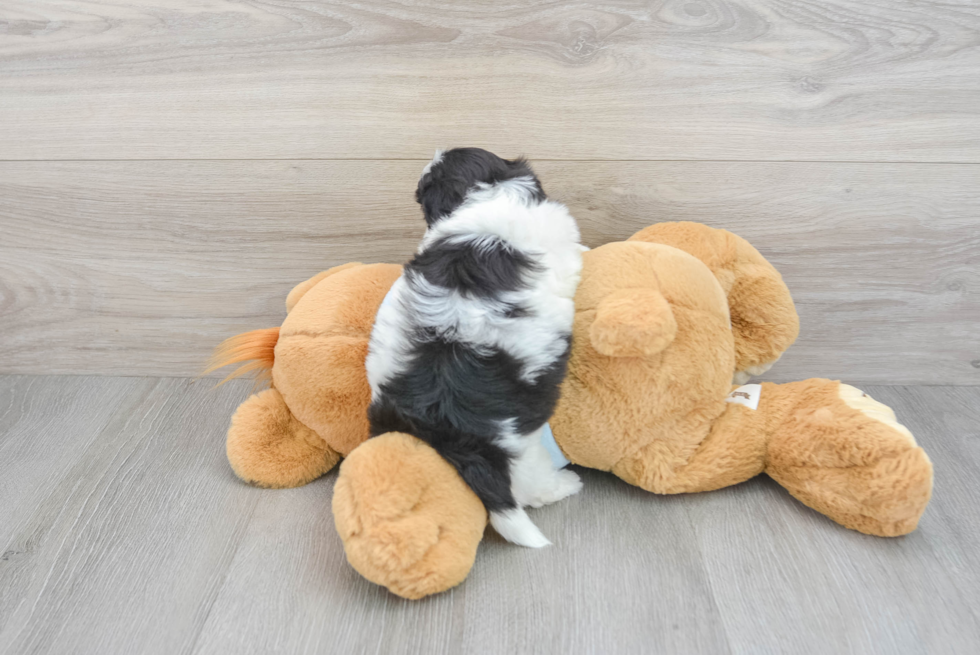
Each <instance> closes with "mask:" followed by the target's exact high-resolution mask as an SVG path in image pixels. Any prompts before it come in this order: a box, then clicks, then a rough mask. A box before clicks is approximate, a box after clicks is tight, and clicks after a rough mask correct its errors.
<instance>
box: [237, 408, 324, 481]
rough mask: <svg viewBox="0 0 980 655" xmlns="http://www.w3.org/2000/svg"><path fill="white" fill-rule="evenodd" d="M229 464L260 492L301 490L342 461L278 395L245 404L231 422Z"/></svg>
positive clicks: (239, 475) (238, 474) (240, 476)
mask: <svg viewBox="0 0 980 655" xmlns="http://www.w3.org/2000/svg"><path fill="white" fill-rule="evenodd" d="M225 449H226V452H227V454H228V463H229V464H231V467H232V469H233V470H234V471H235V475H237V476H238V477H239V478H241V479H242V480H244V481H246V482H248V483H249V484H254V485H256V486H259V487H267V488H275V489H281V488H285V487H298V486H300V485H304V484H306V483H308V482H310V481H312V480H315V479H316V478H318V477H320V476H321V475H323V474H324V473H326V472H327V471H329V470H330V469H332V468H333V467H334V466H335V465H336V464H337V461H338V460H339V459H340V455H339V454H338V453H337V452H335V451H334V450H332V449H331V448H330V447H329V446H327V445H326V444H325V443H324V441H323V439H321V438H320V437H319V436H317V434H316V433H315V432H313V430H311V429H310V428H308V427H306V426H305V425H303V424H302V423H300V422H299V420H297V419H296V417H295V416H293V414H292V413H291V412H290V411H289V408H288V407H287V406H286V403H285V401H284V400H283V398H282V395H280V393H279V391H278V390H276V389H266V390H265V391H262V392H261V393H258V394H255V395H254V396H251V397H250V398H248V400H246V401H245V402H244V403H242V404H241V406H240V407H239V408H238V410H237V411H236V412H235V415H234V416H233V417H232V419H231V427H229V428H228V438H227V441H226V444H225Z"/></svg>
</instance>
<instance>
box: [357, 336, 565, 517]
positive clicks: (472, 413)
mask: <svg viewBox="0 0 980 655" xmlns="http://www.w3.org/2000/svg"><path fill="white" fill-rule="evenodd" d="M420 336H422V338H421V339H420V340H419V342H418V343H417V345H416V347H415V349H414V352H413V354H412V365H411V366H410V367H409V368H408V370H407V371H406V372H405V373H404V374H402V375H400V376H397V377H395V378H394V379H392V380H391V381H390V382H388V383H387V384H385V385H384V395H382V396H381V397H380V398H378V399H377V400H376V401H375V402H373V403H372V404H371V407H370V409H369V410H368V417H369V419H370V421H371V436H377V435H379V434H382V433H385V432H404V433H407V434H411V435H414V436H416V437H418V438H419V439H421V440H423V441H425V442H426V443H428V444H429V445H430V446H432V447H433V448H434V449H435V450H436V452H438V453H439V454H440V455H442V457H443V458H445V459H446V461H448V462H449V463H450V464H452V465H453V466H454V467H455V468H456V470H457V471H458V472H459V475H460V477H462V478H463V480H464V481H465V482H466V484H467V485H469V487H470V489H472V490H473V492H474V493H475V494H476V495H477V496H478V497H479V498H480V500H482V501H483V504H484V506H485V507H486V508H487V510H488V511H491V512H494V511H502V510H506V509H511V508H513V507H515V506H516V503H515V501H514V496H513V494H512V493H511V488H510V467H509V463H510V457H511V456H510V454H509V453H508V452H507V451H506V450H504V449H503V448H502V447H501V446H500V445H498V443H497V441H496V438H497V435H498V434H499V432H500V422H501V421H503V420H505V419H508V418H511V417H517V423H516V425H515V426H514V429H515V431H516V432H517V433H520V434H527V433H529V432H532V431H533V430H536V429H538V428H539V427H541V426H542V425H544V424H545V422H547V420H548V418H549V417H550V416H551V414H552V412H553V411H554V407H555V405H556V404H557V402H558V395H559V385H560V384H561V381H562V380H563V379H564V377H565V371H566V368H567V365H568V350H567V349H566V351H565V353H564V355H563V356H562V357H561V358H560V359H559V360H558V361H556V362H555V363H554V364H553V365H552V366H551V367H550V368H548V369H547V370H546V371H544V373H542V374H541V375H540V377H538V378H537V379H536V380H535V381H534V383H527V382H525V381H523V380H521V378H520V372H521V364H520V362H519V361H517V360H516V359H514V358H513V357H511V356H510V355H508V354H507V353H505V352H502V351H500V350H495V351H493V352H477V351H476V350H474V349H473V348H470V347H468V346H467V345H466V344H462V343H455V342H453V341H449V340H446V339H445V338H442V337H439V336H437V335H433V334H429V335H424V336H423V335H420Z"/></svg>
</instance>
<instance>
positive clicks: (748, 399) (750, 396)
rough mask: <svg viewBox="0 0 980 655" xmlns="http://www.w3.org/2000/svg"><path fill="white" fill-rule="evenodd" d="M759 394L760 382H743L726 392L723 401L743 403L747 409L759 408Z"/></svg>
mask: <svg viewBox="0 0 980 655" xmlns="http://www.w3.org/2000/svg"><path fill="white" fill-rule="evenodd" d="M761 395H762V385H761V384H743V385H742V386H740V387H739V388H738V389H735V390H734V391H732V392H731V393H730V394H728V397H727V398H725V402H729V403H738V404H739V405H745V406H746V407H748V408H749V409H759V396H761Z"/></svg>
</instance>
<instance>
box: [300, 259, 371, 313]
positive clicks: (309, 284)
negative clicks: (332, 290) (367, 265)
mask: <svg viewBox="0 0 980 655" xmlns="http://www.w3.org/2000/svg"><path fill="white" fill-rule="evenodd" d="M355 266H363V264H361V263H360V262H350V263H347V264H341V265H340V266H334V267H333V268H330V269H327V270H325V271H322V272H320V273H317V274H316V275H314V276H313V277H311V278H310V279H309V280H306V281H305V282H300V283H299V284H297V285H296V286H295V287H293V290H292V291H290V292H289V295H288V296H286V312H287V313H288V312H291V311H293V307H295V306H296V303H298V302H299V299H300V298H302V297H303V296H304V295H305V294H306V292H307V291H309V290H310V289H312V288H313V287H315V286H316V285H317V284H318V283H319V282H320V280H322V279H323V278H325V277H330V276H331V275H333V274H334V273H339V272H341V271H344V270H347V269H348V268H354V267H355Z"/></svg>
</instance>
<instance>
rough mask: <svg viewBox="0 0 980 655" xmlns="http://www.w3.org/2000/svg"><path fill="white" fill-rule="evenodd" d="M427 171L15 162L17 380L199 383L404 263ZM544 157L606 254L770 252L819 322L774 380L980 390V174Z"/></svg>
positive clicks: (4, 315) (8, 249) (3, 201)
mask: <svg viewBox="0 0 980 655" xmlns="http://www.w3.org/2000/svg"><path fill="white" fill-rule="evenodd" d="M422 165H423V162H421V161H405V162H397V161H387V162H371V161H348V162H335V161H333V162H320V161H317V162H301V161H292V162H255V161H248V162H190V161H183V162H16V163H11V162H7V163H0V224H2V225H3V228H4V239H3V241H2V242H0V371H5V372H14V373H103V374H121V375H176V376H185V375H193V374H195V373H196V372H197V371H198V370H199V368H200V366H201V362H203V361H204V359H205V358H206V357H207V354H208V353H209V351H210V349H211V348H212V347H213V346H214V345H215V344H217V343H218V342H219V341H220V340H221V339H223V338H225V337H228V336H230V335H232V334H235V333H238V332H241V331H245V330H250V329H255V328H259V327H269V326H273V325H278V324H279V323H281V321H282V319H283V316H284V309H283V307H284V299H285V297H286V293H287V292H288V290H289V289H290V288H291V287H292V286H293V285H294V284H296V283H298V282H300V281H302V280H304V279H306V278H307V277H309V276H311V275H313V274H315V273H317V272H319V271H320V270H323V269H325V268H328V267H330V266H334V265H337V264H340V263H344V262H347V261H365V262H371V261H390V262H400V261H405V260H406V259H407V258H408V257H409V255H410V253H411V252H412V251H413V250H414V248H415V247H416V245H417V242H418V239H419V238H420V236H421V234H422V229H423V223H422V220H421V219H420V217H419V212H418V208H417V206H416V205H415V203H414V202H413V200H412V193H413V190H414V185H415V181H416V177H417V175H418V173H419V171H420V170H421V167H422ZM535 166H536V168H537V170H538V172H539V174H540V176H541V178H542V180H543V181H544V184H545V186H546V188H547V190H548V191H549V193H551V194H552V195H553V196H554V197H556V198H558V199H559V200H562V201H564V202H566V203H568V205H569V206H570V207H571V209H572V212H573V213H574V215H575V216H576V217H577V218H578V220H579V223H580V225H581V227H582V232H583V237H584V240H585V241H586V242H587V243H588V244H589V245H591V246H596V245H600V244H602V243H606V242H608V241H613V240H619V239H623V238H626V237H628V236H629V235H631V234H632V233H633V232H635V231H636V230H638V229H640V228H642V227H645V226H647V225H649V224H651V223H655V222H658V221H664V220H693V221H700V222H704V223H707V224H709V225H713V226H716V227H723V228H726V229H729V230H731V231H733V232H736V233H738V234H740V235H742V236H744V237H746V238H747V239H749V241H751V242H752V243H753V244H755V245H756V246H757V247H758V248H759V249H760V250H761V251H762V252H763V254H765V255H766V256H767V257H768V258H769V259H770V260H771V261H772V262H773V263H774V264H775V265H776V266H777V268H779V270H780V271H781V272H782V273H783V275H784V277H785V279H786V281H787V283H788V284H789V286H790V289H791V290H792V292H793V294H794V297H795V299H796V302H797V305H798V308H799V311H800V315H801V318H802V325H803V330H802V333H801V335H800V338H799V340H798V342H797V344H796V345H794V346H793V348H791V349H790V351H789V352H788V353H787V355H786V356H785V357H784V359H783V360H782V361H781V362H780V363H779V364H777V366H776V368H774V369H773V370H772V371H771V372H770V374H769V378H770V379H774V380H783V381H785V380H791V379H799V378H806V377H815V376H824V377H842V378H844V379H847V380H849V381H853V382H858V383H869V382H872V383H888V384H897V383H924V384H978V383H980V331H978V330H977V329H976V326H977V325H978V324H980V166H973V165H911V164H839V163H786V162H783V163H747V162H738V163H732V162H728V163H724V162H554V161H541V162H535Z"/></svg>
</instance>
